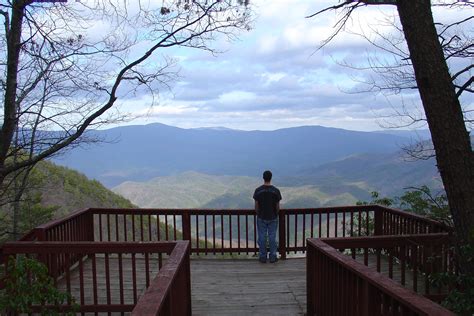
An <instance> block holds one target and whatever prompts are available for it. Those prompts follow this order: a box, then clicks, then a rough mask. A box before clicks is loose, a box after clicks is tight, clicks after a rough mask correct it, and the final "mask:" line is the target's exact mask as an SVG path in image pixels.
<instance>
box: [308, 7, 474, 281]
mask: <svg viewBox="0 0 474 316" xmlns="http://www.w3.org/2000/svg"><path fill="white" fill-rule="evenodd" d="M381 3H384V4H392V5H395V6H396V8H397V10H398V15H399V17H400V22H401V25H402V29H403V33H404V36H405V39H406V43H407V46H408V50H409V53H410V60H411V62H412V65H413V69H414V73H415V79H416V84H417V87H418V90H419V94H420V97H421V101H422V104H423V108H424V111H425V115H426V119H427V123H428V126H429V129H430V132H431V136H432V141H433V146H434V150H435V154H436V161H437V165H438V169H439V172H440V175H441V179H442V181H443V185H444V187H445V190H446V195H447V198H448V203H449V207H450V211H451V214H452V217H453V222H454V225H455V232H456V239H457V244H458V245H459V247H460V246H461V245H463V244H472V243H474V194H472V192H474V154H473V151H472V148H471V142H470V137H469V132H468V131H467V129H466V125H465V122H464V117H463V112H462V108H461V104H460V101H459V97H458V95H457V94H456V88H455V85H454V84H453V81H452V76H451V75H450V72H449V68H448V65H447V63H446V60H445V56H444V54H443V49H442V46H441V44H440V41H439V39H438V34H437V32H436V27H435V23H434V20H433V15H432V11H431V5H432V4H431V2H430V0H417V1H411V0H397V1H375V0H364V1H362V0H361V1H344V2H343V3H341V4H339V5H334V6H332V7H330V8H326V9H324V10H321V11H319V12H317V13H316V14H315V15H317V14H320V13H322V12H325V11H328V10H338V9H341V8H345V9H346V10H347V11H346V13H345V14H344V16H343V18H342V19H341V20H340V21H339V22H338V25H337V31H340V30H341V29H342V28H343V26H344V24H345V22H346V21H347V19H348V18H349V17H350V14H351V13H352V12H353V11H354V10H355V9H357V8H359V7H361V6H364V5H371V4H381ZM442 5H461V6H466V7H472V6H473V3H472V2H471V1H455V2H451V3H450V4H449V3H442ZM313 16H314V15H313ZM334 36H335V34H334V35H333V36H332V37H330V38H329V39H328V40H331V39H332V38H333V37H334ZM461 259H462V258H461ZM461 269H462V270H464V271H468V272H470V273H474V263H473V262H472V261H469V260H462V261H461Z"/></svg>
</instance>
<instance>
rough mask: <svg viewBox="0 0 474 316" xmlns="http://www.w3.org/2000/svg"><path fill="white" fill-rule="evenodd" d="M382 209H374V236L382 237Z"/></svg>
mask: <svg viewBox="0 0 474 316" xmlns="http://www.w3.org/2000/svg"><path fill="white" fill-rule="evenodd" d="M383 212H384V211H383V209H382V208H379V207H375V209H374V235H375V236H381V235H383Z"/></svg>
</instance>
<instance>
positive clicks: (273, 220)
mask: <svg viewBox="0 0 474 316" xmlns="http://www.w3.org/2000/svg"><path fill="white" fill-rule="evenodd" d="M263 181H264V183H263V185H261V186H259V187H258V188H256V189H255V193H254V194H253V199H254V200H255V212H257V231H258V247H259V261H260V262H262V263H266V262H267V242H266V239H267V238H266V237H267V234H268V244H269V246H270V256H269V258H270V262H271V263H275V262H277V260H278V259H277V253H276V251H277V244H276V231H277V227H278V212H279V211H280V200H281V193H280V190H278V189H277V188H276V187H274V186H273V185H272V184H271V181H272V173H271V171H269V170H267V171H265V172H264V173H263Z"/></svg>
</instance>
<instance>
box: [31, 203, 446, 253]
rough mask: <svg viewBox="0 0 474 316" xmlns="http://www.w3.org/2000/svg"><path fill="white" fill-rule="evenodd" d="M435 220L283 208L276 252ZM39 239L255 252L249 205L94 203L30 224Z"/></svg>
mask: <svg viewBox="0 0 474 316" xmlns="http://www.w3.org/2000/svg"><path fill="white" fill-rule="evenodd" d="M447 231H449V228H448V227H446V226H444V225H442V224H441V223H439V222H436V221H433V220H430V219H427V218H424V217H422V216H418V215H415V214H411V213H408V212H404V211H400V210H396V209H391V208H387V207H382V206H379V205H363V206H341V207H328V208H309V209H282V210H281V211H280V213H279V235H278V244H279V252H280V256H281V257H282V258H285V257H286V255H287V253H290V252H304V251H305V249H306V238H322V237H324V238H329V237H334V238H336V237H354V236H372V235H402V234H422V233H435V232H447ZM29 237H30V239H29V240H38V241H120V242H125V241H174V240H189V241H190V242H191V252H192V253H193V254H197V255H206V254H224V253H238V254H249V253H257V251H258V247H257V238H256V214H255V211H254V210H250V209H239V210H219V209H216V210H213V209H99V208H91V209H85V210H81V211H77V212H75V213H72V214H70V215H69V216H67V217H65V218H62V219H58V220H55V221H52V222H49V223H47V224H45V225H41V226H39V227H37V228H35V229H34V230H33V231H32V232H31V233H30V236H29Z"/></svg>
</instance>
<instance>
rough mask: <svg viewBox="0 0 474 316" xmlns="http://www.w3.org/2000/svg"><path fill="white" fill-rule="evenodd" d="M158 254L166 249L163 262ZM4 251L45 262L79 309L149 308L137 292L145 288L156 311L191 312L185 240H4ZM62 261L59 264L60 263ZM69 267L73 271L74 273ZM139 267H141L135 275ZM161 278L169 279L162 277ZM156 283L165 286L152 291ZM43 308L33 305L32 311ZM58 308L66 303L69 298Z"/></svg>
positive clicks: (168, 313) (59, 286) (162, 313)
mask: <svg viewBox="0 0 474 316" xmlns="http://www.w3.org/2000/svg"><path fill="white" fill-rule="evenodd" d="M157 254H167V255H169V258H168V259H167V261H166V262H165V264H164V265H163V262H162V259H161V256H157ZM3 255H4V257H5V259H6V262H8V260H7V259H8V257H10V256H17V255H27V256H29V257H35V258H37V259H38V260H40V261H42V262H43V263H45V264H47V266H48V269H49V271H50V273H51V275H52V276H54V282H55V286H56V287H58V288H60V289H61V290H63V291H66V292H68V293H70V294H73V296H74V297H75V298H76V300H77V301H76V303H77V304H79V310H78V311H79V312H81V313H85V312H94V313H97V312H121V313H123V312H131V311H132V310H134V308H135V310H138V311H140V310H147V308H149V307H150V304H148V303H149V302H150V300H142V299H141V300H140V301H138V298H139V295H140V293H141V292H142V291H144V290H145V289H148V290H147V292H146V294H145V296H146V297H149V296H150V295H153V297H154V299H155V303H154V304H152V306H153V307H155V308H156V310H157V313H155V314H156V315H158V314H159V315H190V310H191V288H190V282H191V279H190V274H189V269H190V266H189V242H187V241H178V242H144V243H120V242H7V243H5V244H4V245H3ZM72 258H75V259H74V260H73V259H72ZM78 258H79V259H78ZM86 259H88V260H86ZM60 262H61V264H62V265H63V266H61V268H59V266H60ZM65 267H67V268H65ZM6 269H8V266H7V265H6ZM73 271H75V272H74V275H76V276H75V277H74V278H73V277H72V274H73ZM138 271H143V272H144V273H143V274H140V275H138V274H137V272H138ZM61 272H62V274H61V275H60V273H61ZM77 274H78V276H77ZM178 274H179V275H178ZM162 280H168V282H165V283H163V282H162ZM112 283H118V284H116V285H118V291H113V288H114V289H116V288H117V286H112ZM125 283H131V284H130V285H126V284H125ZM99 285H101V286H100V288H101V290H99ZM156 288H160V289H162V290H163V291H162V292H156V291H153V290H154V289H156ZM73 291H75V292H74V293H73ZM176 293H179V297H180V302H179V304H178V305H180V306H179V307H178V308H177V309H176V307H175V306H174V305H176V304H174V305H173V304H171V305H170V299H173V298H174V299H176ZM172 303H176V302H175V301H172ZM143 305H145V306H143ZM42 308H43V307H42V306H32V310H33V311H36V312H39V311H40V310H41V309H42ZM60 308H61V309H63V310H68V309H70V308H71V305H70V302H68V304H66V305H64V306H61V307H60ZM137 315H138V314H137ZM142 315H144V314H142Z"/></svg>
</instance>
